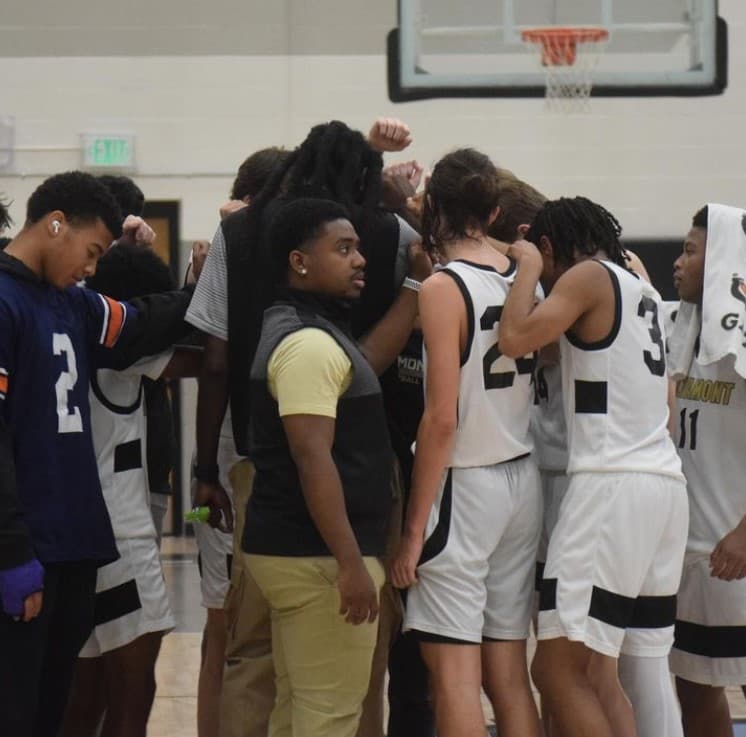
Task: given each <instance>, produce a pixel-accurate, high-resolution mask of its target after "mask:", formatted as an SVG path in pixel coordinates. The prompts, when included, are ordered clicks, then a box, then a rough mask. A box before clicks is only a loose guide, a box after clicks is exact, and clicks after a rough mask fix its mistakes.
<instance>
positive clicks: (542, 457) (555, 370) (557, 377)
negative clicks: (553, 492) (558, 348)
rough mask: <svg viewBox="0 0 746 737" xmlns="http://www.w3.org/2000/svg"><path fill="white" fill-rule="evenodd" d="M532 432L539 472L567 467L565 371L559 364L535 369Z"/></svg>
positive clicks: (561, 471) (560, 469)
mask: <svg viewBox="0 0 746 737" xmlns="http://www.w3.org/2000/svg"><path fill="white" fill-rule="evenodd" d="M531 435H532V437H533V439H534V448H535V451H534V454H535V456H536V463H537V464H538V466H539V470H540V471H555V472H559V473H564V472H565V471H566V470H567V460H568V454H567V424H566V422H565V408H564V405H563V402H562V371H561V370H560V366H559V364H555V365H552V366H542V367H541V368H539V369H537V371H536V378H535V386H534V404H533V407H532V408H531Z"/></svg>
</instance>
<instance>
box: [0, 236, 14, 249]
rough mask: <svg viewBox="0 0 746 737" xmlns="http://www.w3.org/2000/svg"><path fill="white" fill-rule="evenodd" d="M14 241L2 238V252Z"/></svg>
mask: <svg viewBox="0 0 746 737" xmlns="http://www.w3.org/2000/svg"><path fill="white" fill-rule="evenodd" d="M12 240H13V239H12V238H0V251H4V250H5V249H6V248H7V247H8V243H10V242H11V241H12Z"/></svg>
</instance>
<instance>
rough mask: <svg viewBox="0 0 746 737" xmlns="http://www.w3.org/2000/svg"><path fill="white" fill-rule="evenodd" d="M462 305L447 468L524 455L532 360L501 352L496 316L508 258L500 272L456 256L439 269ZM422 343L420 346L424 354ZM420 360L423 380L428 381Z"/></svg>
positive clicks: (506, 286)
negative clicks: (463, 336)
mask: <svg viewBox="0 0 746 737" xmlns="http://www.w3.org/2000/svg"><path fill="white" fill-rule="evenodd" d="M441 273H445V274H448V275H449V276H450V277H451V278H452V279H453V280H454V281H455V282H456V284H457V286H458V288H459V290H460V291H461V295H462V297H463V298H464V302H465V303H466V317H467V325H468V337H467V341H466V346H465V348H464V352H463V354H462V356H461V376H460V383H459V398H458V408H457V411H458V427H457V429H456V437H455V441H454V446H453V451H452V453H451V460H450V462H449V464H448V465H449V466H450V467H454V468H469V467H474V466H491V465H494V464H495V463H502V462H504V461H509V460H511V459H513V458H519V457H521V456H524V455H527V454H528V453H530V452H531V450H532V448H533V443H532V441H531V437H530V435H529V430H528V424H529V412H530V407H531V403H532V401H533V388H532V386H531V382H532V374H533V368H534V364H535V358H534V355H533V354H530V355H528V356H526V357H524V358H519V359H517V360H513V359H512V358H508V357H507V356H503V355H502V354H501V353H500V348H499V343H498V338H499V324H500V315H501V314H502V310H503V305H504V304H505V298H506V297H507V295H508V291H509V290H510V285H511V284H512V283H513V279H514V277H515V264H514V263H513V262H512V261H511V263H510V267H509V268H508V270H507V271H505V272H503V273H500V272H498V271H496V270H495V269H494V268H492V267H491V266H487V265H485V264H476V263H472V262H470V261H463V260H455V261H451V262H449V263H448V265H447V266H446V267H445V268H444V269H442V270H441ZM426 349H427V346H426V347H425V356H426V355H427V354H426ZM427 371H428V369H427V361H426V360H425V383H427Z"/></svg>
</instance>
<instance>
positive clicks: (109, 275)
mask: <svg viewBox="0 0 746 737" xmlns="http://www.w3.org/2000/svg"><path fill="white" fill-rule="evenodd" d="M86 284H87V286H88V288H91V289H95V290H98V291H100V292H102V293H105V294H107V295H112V296H113V297H115V298H117V299H120V300H132V299H134V298H136V297H139V296H141V295H143V294H146V293H147V294H159V295H162V298H163V299H164V300H165V299H167V298H169V297H171V298H172V299H173V300H175V301H178V302H181V304H182V309H181V313H179V312H178V311H175V312H174V314H173V315H172V318H171V319H172V320H176V321H178V322H179V323H180V324H181V326H182V327H184V328H185V325H184V322H183V313H184V311H185V310H186V301H187V300H186V299H184V298H183V297H182V294H181V293H180V292H178V291H177V290H176V285H175V280H174V278H173V275H172V274H171V270H170V269H169V268H168V266H167V265H166V264H165V263H164V262H163V261H162V260H161V259H160V258H159V257H158V255H157V254H156V253H155V252H154V251H152V250H151V249H149V248H145V247H142V246H136V245H134V244H130V243H123V242H121V241H120V242H119V243H118V244H117V245H116V246H115V247H113V248H112V249H111V250H110V251H109V252H108V253H106V255H105V256H104V257H103V258H102V259H101V260H100V262H99V264H98V268H97V271H96V274H95V275H94V276H92V277H90V278H88V279H87V280H86ZM184 332H186V329H185V330H184ZM200 363H201V350H199V349H197V350H195V349H192V348H178V349H176V350H173V349H169V350H167V351H164V352H162V353H159V354H157V355H155V356H148V357H146V358H144V359H142V360H140V361H137V362H135V363H134V364H133V365H132V366H129V367H127V368H126V369H124V370H121V371H112V370H111V369H105V368H101V369H98V370H97V371H95V372H94V373H93V374H92V375H91V391H90V406H91V427H92V431H93V445H94V450H95V452H96V461H97V464H98V470H99V478H100V479H101V486H102V489H103V493H104V499H105V501H106V507H107V510H108V512H109V517H110V519H111V523H112V527H113V529H114V536H115V539H116V545H117V550H118V552H119V558H118V560H116V561H114V562H113V563H110V564H108V565H106V566H103V567H102V568H99V569H98V572H97V577H96V602H95V620H96V626H95V628H94V630H93V632H92V634H91V636H90V637H89V638H88V640H87V642H86V643H85V644H84V645H83V648H82V650H81V651H80V656H79V658H78V662H77V664H76V669H75V677H74V680H73V687H72V689H71V695H70V701H69V703H68V708H67V713H66V717H65V725H64V727H63V730H62V732H61V737H66V736H67V737H94V735H96V734H98V728H99V725H101V724H102V726H101V729H102V734H103V735H114V734H116V735H120V734H121V735H141V734H145V732H146V728H147V722H148V717H149V715H150V710H151V707H152V704H153V699H154V697H155V690H156V683H155V663H156V659H157V657H158V652H159V650H160V645H161V640H162V637H163V635H164V634H165V633H166V632H168V631H169V630H171V629H173V627H174V625H175V621H174V618H173V615H172V613H171V609H170V606H169V602H168V595H167V593H166V585H165V582H164V580H163V571H162V569H161V561H160V555H159V545H158V535H157V530H156V528H155V525H154V520H153V516H152V514H151V504H150V489H149V484H148V474H147V468H146V464H145V460H146V454H145V448H146V442H147V432H146V411H145V407H144V381H145V379H146V378H148V379H151V380H158V379H160V378H163V377H166V378H181V377H185V376H196V374H197V372H198V370H199V367H200ZM102 720H103V721H102Z"/></svg>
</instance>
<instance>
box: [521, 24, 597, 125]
mask: <svg viewBox="0 0 746 737" xmlns="http://www.w3.org/2000/svg"><path fill="white" fill-rule="evenodd" d="M522 35H523V40H524V43H525V45H526V48H527V50H529V51H530V52H531V53H532V54H533V55H534V56H535V57H536V60H537V63H538V65H539V66H540V68H541V70H542V71H543V72H544V78H545V80H546V96H545V100H546V107H547V109H549V110H553V111H557V112H562V113H573V112H583V111H585V110H587V109H588V107H589V98H590V94H591V88H592V87H593V73H594V72H595V70H596V66H597V65H598V60H599V58H600V57H601V54H603V52H604V51H605V50H606V43H607V41H608V32H607V31H606V30H605V29H602V28H568V29H532V30H527V31H524V32H523V34H522Z"/></svg>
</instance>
